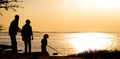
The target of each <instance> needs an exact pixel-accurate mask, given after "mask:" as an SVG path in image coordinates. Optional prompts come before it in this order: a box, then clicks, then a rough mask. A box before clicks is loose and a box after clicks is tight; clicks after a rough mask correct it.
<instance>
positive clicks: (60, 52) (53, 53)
mask: <svg viewBox="0 0 120 59" xmlns="http://www.w3.org/2000/svg"><path fill="white" fill-rule="evenodd" d="M47 46H48V47H49V48H51V49H53V50H54V51H56V52H58V53H60V54H61V55H63V54H62V53H61V52H59V51H58V50H56V49H55V48H53V47H51V46H50V45H47ZM58 53H53V55H58Z"/></svg>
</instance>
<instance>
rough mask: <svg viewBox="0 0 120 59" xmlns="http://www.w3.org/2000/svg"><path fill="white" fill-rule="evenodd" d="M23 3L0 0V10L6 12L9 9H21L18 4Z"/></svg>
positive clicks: (0, 13) (15, 0) (13, 0)
mask: <svg viewBox="0 0 120 59" xmlns="http://www.w3.org/2000/svg"><path fill="white" fill-rule="evenodd" d="M20 2H23V1H20V0H0V10H1V9H5V10H6V11H8V10H9V9H12V10H14V11H16V9H15V8H22V7H21V6H20V5H18V3H20ZM0 15H1V16H2V15H3V14H2V12H1V11H0Z"/></svg>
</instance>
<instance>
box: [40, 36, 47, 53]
mask: <svg viewBox="0 0 120 59" xmlns="http://www.w3.org/2000/svg"><path fill="white" fill-rule="evenodd" d="M47 38H49V36H48V34H45V35H44V37H43V39H42V40H41V50H42V52H47V50H46V46H47Z"/></svg>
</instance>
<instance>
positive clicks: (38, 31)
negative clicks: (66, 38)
mask: <svg viewBox="0 0 120 59" xmlns="http://www.w3.org/2000/svg"><path fill="white" fill-rule="evenodd" d="M33 32H34V33H120V32H100V31H95V32H93V31H91V32H89V31H86V32H85V31H83V32H74V31H73V32H72V31H71V32H57V31H51V32H47V31H33ZM0 33H8V32H7V31H1V32H0Z"/></svg>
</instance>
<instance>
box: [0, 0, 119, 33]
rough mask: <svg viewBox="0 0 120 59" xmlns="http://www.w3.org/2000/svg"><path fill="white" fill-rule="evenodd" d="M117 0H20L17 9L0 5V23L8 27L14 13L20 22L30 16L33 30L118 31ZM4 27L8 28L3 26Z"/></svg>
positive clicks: (23, 21) (20, 24)
mask: <svg viewBox="0 0 120 59" xmlns="http://www.w3.org/2000/svg"><path fill="white" fill-rule="evenodd" d="M119 3H120V1H119V0H35V1H33V0H23V2H22V3H20V4H21V6H23V7H24V8H23V9H20V8H18V9H17V11H16V12H14V11H13V10H11V9H9V11H6V10H4V9H1V10H0V11H1V12H2V14H3V16H0V24H2V25H3V26H4V27H7V28H8V27H9V24H10V22H11V21H12V20H13V19H14V15H16V14H18V15H19V16H20V21H19V22H20V23H19V26H20V28H22V26H23V25H24V24H25V20H26V19H30V20H31V26H32V27H33V30H34V31H48V32H50V31H57V32H59V31H60V32H62V31H64V32H71V31H75V32H82V31H92V32H93V31H104V32H120V26H119V25H120V4H119ZM6 31H7V30H6Z"/></svg>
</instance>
